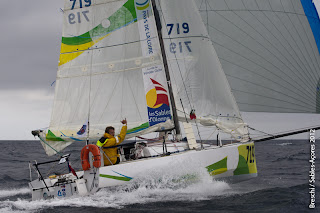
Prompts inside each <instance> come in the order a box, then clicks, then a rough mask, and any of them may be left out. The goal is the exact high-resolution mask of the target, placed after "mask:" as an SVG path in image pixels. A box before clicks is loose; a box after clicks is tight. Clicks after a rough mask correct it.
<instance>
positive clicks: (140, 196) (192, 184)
mask: <svg viewBox="0 0 320 213" xmlns="http://www.w3.org/2000/svg"><path fill="white" fill-rule="evenodd" d="M172 168H173V169H172V170H170V171H166V174H165V175H164V174H163V172H162V171H163V170H158V171H159V172H156V171H152V172H151V173H150V174H147V175H144V176H143V177H138V178H136V179H134V180H133V181H132V182H130V183H128V184H127V185H123V186H118V187H114V188H104V189H101V190H100V191H98V192H97V193H96V194H93V195H89V196H84V197H80V196H73V197H70V198H65V199H51V200H40V201H30V200H26V199H18V200H15V201H12V200H7V201H3V202H1V203H0V212H1V211H3V210H6V211H10V212H16V211H17V212H19V211H27V212H33V211H35V210H39V209H47V208H53V207H62V206H68V207H97V208H123V207H125V206H127V205H130V204H145V203H152V202H159V201H199V200H208V199H211V198H212V197H214V196H226V195H229V194H232V193H233V192H232V191H231V188H230V186H229V185H228V184H227V183H225V182H222V181H214V180H213V179H212V177H211V176H209V174H208V173H207V172H206V171H205V170H202V171H197V172H196V173H193V174H192V175H187V176H177V169H174V167H172ZM180 169H181V166H180ZM193 172H195V171H194V170H193ZM23 190H24V189H23Z"/></svg>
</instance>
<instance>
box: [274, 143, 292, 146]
mask: <svg viewBox="0 0 320 213" xmlns="http://www.w3.org/2000/svg"><path fill="white" fill-rule="evenodd" d="M276 145H277V146H288V145H292V143H280V144H276Z"/></svg>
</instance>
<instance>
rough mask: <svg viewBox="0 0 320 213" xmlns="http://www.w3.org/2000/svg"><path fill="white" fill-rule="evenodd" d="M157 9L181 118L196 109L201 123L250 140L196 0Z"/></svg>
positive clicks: (168, 1) (165, 1) (167, 1)
mask: <svg viewBox="0 0 320 213" xmlns="http://www.w3.org/2000/svg"><path fill="white" fill-rule="evenodd" d="M158 8H159V9H160V10H161V13H162V15H161V22H162V34H163V38H164V43H165V47H166V54H167V58H168V63H169V69H170V75H171V79H172V81H171V82H172V85H173V89H174V96H175V101H176V105H177V110H178V114H179V117H180V120H181V121H186V117H187V120H189V114H190V113H191V112H195V114H196V117H197V119H196V122H198V123H200V124H201V125H203V126H216V127H218V128H219V129H220V130H222V131H223V132H225V133H229V134H231V135H232V136H233V138H234V139H236V140H240V141H247V140H248V130H247V127H246V124H245V123H244V122H243V120H242V118H241V115H240V112H239V110H238V106H237V104H236V102H235V100H234V97H233V95H232V93H231V91H230V86H229V83H228V81H227V79H226V76H225V74H224V72H223V69H222V67H221V64H220V61H219V59H218V57H217V54H216V52H215V49H214V48H213V45H212V42H211V40H210V37H209V35H208V32H207V29H206V27H205V25H204V23H203V21H202V19H201V16H200V13H199V12H198V8H197V6H196V4H195V3H194V1H193V0H175V1H172V0H161V1H159V5H158Z"/></svg>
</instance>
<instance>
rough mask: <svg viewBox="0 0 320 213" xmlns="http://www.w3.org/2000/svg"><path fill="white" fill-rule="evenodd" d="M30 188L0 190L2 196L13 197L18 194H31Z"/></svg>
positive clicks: (0, 196)
mask: <svg viewBox="0 0 320 213" xmlns="http://www.w3.org/2000/svg"><path fill="white" fill-rule="evenodd" d="M30 193H31V191H30V189H29V188H21V189H7V190H0V198H5V197H12V196H16V195H23V194H30Z"/></svg>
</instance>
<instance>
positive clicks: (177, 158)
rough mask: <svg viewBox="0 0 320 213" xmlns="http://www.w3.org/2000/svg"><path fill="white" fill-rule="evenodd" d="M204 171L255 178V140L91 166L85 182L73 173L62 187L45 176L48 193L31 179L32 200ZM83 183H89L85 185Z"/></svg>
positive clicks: (216, 175)
mask: <svg viewBox="0 0 320 213" xmlns="http://www.w3.org/2000/svg"><path fill="white" fill-rule="evenodd" d="M201 172H209V174H210V175H211V176H212V177H213V178H216V179H220V178H226V179H228V180H230V181H233V182H234V181H243V180H247V179H250V178H252V177H256V176H257V167H256V160H255V155H254V143H253V142H249V143H236V144H230V145H225V146H223V147H216V146H212V147H210V148H207V149H205V150H188V151H184V152H179V153H175V154H171V155H169V156H164V157H153V158H145V159H139V160H135V161H127V162H122V163H120V164H118V165H114V166H105V167H100V168H99V169H91V170H89V171H85V172H84V173H83V172H78V176H82V175H83V179H81V181H82V183H79V180H78V184H77V183H76V179H75V177H74V176H73V175H72V174H68V175H67V176H68V177H67V179H68V178H69V180H70V183H65V184H63V183H61V184H60V185H59V186H55V185H54V183H55V182H57V181H58V178H55V179H46V184H47V186H48V187H49V192H48V190H47V188H46V187H44V184H43V181H41V180H35V181H33V182H31V183H30V187H31V189H32V190H33V192H32V199H33V200H37V199H46V198H47V197H50V198H51V197H69V196H71V195H74V194H80V195H85V194H90V193H95V192H96V191H97V190H99V189H100V188H105V187H110V186H119V185H123V184H127V183H129V182H132V181H134V180H139V179H140V178H147V177H148V176H152V175H153V176H154V175H155V174H162V175H163V174H165V175H166V174H167V173H168V174H170V175H172V176H174V177H175V178H177V179H179V178H183V177H186V176H189V177H192V176H194V175H196V174H197V173H201ZM83 180H85V181H83ZM84 182H85V183H86V184H85V187H84V188H83V185H84ZM81 184H82V185H81ZM56 185H57V184H56ZM34 189H38V190H34ZM62 190H63V191H62ZM62 192H64V194H63V193H62Z"/></svg>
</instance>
